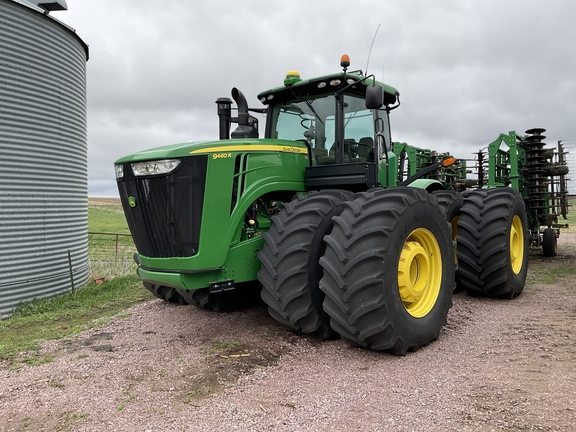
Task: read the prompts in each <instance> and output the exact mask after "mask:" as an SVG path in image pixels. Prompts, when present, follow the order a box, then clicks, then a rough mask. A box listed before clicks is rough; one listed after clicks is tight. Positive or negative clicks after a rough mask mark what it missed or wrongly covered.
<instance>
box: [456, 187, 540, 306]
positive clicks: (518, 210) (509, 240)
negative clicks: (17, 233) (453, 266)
mask: <svg viewBox="0 0 576 432" xmlns="http://www.w3.org/2000/svg"><path fill="white" fill-rule="evenodd" d="M529 237H530V236H529V232H528V218H527V216H526V208H525V206H524V202H523V200H522V196H521V195H520V193H519V192H518V191H516V190H514V189H510V188H504V187H502V188H495V189H480V190H473V191H467V192H465V193H464V205H463V206H462V208H461V209H460V218H459V219H458V237H457V242H458V248H457V253H458V271H459V274H460V282H461V284H462V286H463V287H464V289H465V290H466V291H467V292H468V293H469V294H471V295H474V296H483V297H491V298H514V297H516V296H518V295H519V294H520V293H521V292H522V290H523V289H524V284H525V283H526V274H527V272H528V246H529Z"/></svg>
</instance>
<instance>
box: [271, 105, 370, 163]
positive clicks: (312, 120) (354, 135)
mask: <svg viewBox="0 0 576 432" xmlns="http://www.w3.org/2000/svg"><path fill="white" fill-rule="evenodd" d="M334 112H335V101H334V96H333V95H328V96H323V97H319V98H316V99H307V100H302V101H298V102H294V101H290V102H287V103H284V104H279V105H277V106H275V107H274V112H273V127H272V137H273V138H277V139H287V140H295V141H302V142H306V143H307V144H308V146H309V147H310V148H311V149H312V153H313V156H314V157H315V160H314V161H313V162H316V163H317V164H318V165H328V164H333V163H335V152H334V150H335V149H334V142H335V135H334V128H335V115H334ZM373 137H374V113H373V112H372V111H371V110H369V109H367V108H366V105H365V102H364V99H362V98H359V97H354V96H349V95H345V96H344V162H345V163H355V162H373V161H374V149H373V147H374V145H373V143H374V139H373Z"/></svg>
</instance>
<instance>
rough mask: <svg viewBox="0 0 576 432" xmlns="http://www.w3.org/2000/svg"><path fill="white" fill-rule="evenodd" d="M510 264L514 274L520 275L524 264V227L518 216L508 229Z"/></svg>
mask: <svg viewBox="0 0 576 432" xmlns="http://www.w3.org/2000/svg"><path fill="white" fill-rule="evenodd" d="M510 264H511V265H512V271H513V272H514V273H515V274H518V273H520V270H521V269H522V264H524V227H523V226H522V219H520V216H518V215H516V216H514V219H512V226H511V227H510Z"/></svg>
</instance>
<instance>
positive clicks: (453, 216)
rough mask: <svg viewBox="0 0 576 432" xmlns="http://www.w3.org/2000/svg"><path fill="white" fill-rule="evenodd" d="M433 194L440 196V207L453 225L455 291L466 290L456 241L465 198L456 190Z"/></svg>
mask: <svg viewBox="0 0 576 432" xmlns="http://www.w3.org/2000/svg"><path fill="white" fill-rule="evenodd" d="M433 194H434V196H436V198H438V204H440V209H441V210H442V211H443V212H444V215H445V216H446V220H447V221H448V223H449V224H450V226H451V227H452V241H453V242H454V260H455V261H456V273H455V274H454V279H455V280H456V288H454V292H455V293H457V292H461V291H463V290H464V288H463V287H462V284H461V283H460V275H459V274H458V255H457V253H456V249H457V248H458V244H457V242H456V237H457V235H458V218H459V217H460V208H462V204H464V198H463V197H462V194H461V193H460V192H456V191H454V190H445V191H435V192H433Z"/></svg>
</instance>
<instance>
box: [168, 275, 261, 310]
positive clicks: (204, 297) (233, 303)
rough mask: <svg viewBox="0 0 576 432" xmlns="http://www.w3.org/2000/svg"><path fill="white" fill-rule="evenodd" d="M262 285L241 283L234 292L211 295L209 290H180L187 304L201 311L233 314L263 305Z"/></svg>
mask: <svg viewBox="0 0 576 432" xmlns="http://www.w3.org/2000/svg"><path fill="white" fill-rule="evenodd" d="M260 289H261V287H260V284H258V283H255V282H254V283H240V284H237V285H236V287H235V288H234V289H233V290H229V291H220V292H215V293H211V292H210V289H209V288H201V289H196V290H182V289H178V293H179V294H180V295H181V296H182V297H183V298H184V299H185V301H186V302H188V303H189V304H191V305H193V306H197V307H199V308H200V309H204V310H209V311H214V312H233V311H236V310H241V309H247V308H251V307H254V306H258V305H260V304H261V301H260Z"/></svg>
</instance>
